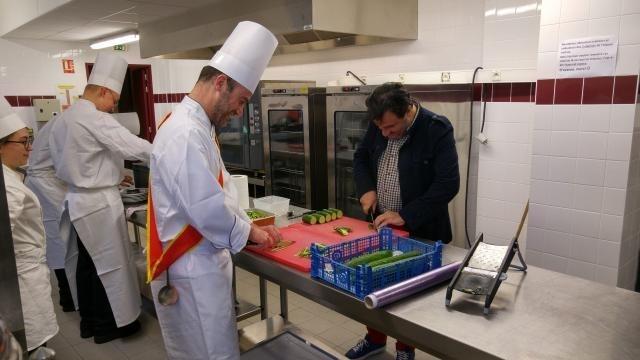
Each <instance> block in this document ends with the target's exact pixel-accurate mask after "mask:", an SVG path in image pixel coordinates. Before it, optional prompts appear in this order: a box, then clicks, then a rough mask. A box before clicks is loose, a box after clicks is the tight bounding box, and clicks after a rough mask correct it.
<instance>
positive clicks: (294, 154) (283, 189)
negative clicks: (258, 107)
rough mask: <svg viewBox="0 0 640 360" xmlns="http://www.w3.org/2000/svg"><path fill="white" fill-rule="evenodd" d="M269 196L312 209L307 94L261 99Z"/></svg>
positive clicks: (266, 183) (266, 179)
mask: <svg viewBox="0 0 640 360" xmlns="http://www.w3.org/2000/svg"><path fill="white" fill-rule="evenodd" d="M262 117H263V120H264V122H263V138H264V141H263V142H264V154H265V172H266V178H265V187H266V191H267V193H269V192H270V193H271V194H272V195H278V196H282V197H286V198H288V199H290V200H291V204H293V205H296V206H300V207H303V208H307V209H309V208H310V207H311V193H310V188H311V175H310V168H311V166H310V165H311V164H310V152H309V151H310V144H309V132H310V129H309V112H308V96H307V95H290V96H287V95H283V96H264V97H263V98H262Z"/></svg>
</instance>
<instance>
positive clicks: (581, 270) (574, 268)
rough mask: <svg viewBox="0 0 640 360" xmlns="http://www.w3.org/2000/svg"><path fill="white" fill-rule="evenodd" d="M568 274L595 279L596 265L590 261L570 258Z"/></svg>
mask: <svg viewBox="0 0 640 360" xmlns="http://www.w3.org/2000/svg"><path fill="white" fill-rule="evenodd" d="M567 274H569V275H573V276H577V277H581V278H583V279H587V280H592V281H595V279H596V265H595V264H593V263H589V262H584V261H578V260H571V259H569V260H568V263H567Z"/></svg>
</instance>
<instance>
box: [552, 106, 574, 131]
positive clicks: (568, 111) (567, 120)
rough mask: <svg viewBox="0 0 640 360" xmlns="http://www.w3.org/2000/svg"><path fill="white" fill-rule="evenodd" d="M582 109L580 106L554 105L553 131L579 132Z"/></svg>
mask: <svg viewBox="0 0 640 360" xmlns="http://www.w3.org/2000/svg"><path fill="white" fill-rule="evenodd" d="M579 114H580V107H579V106H578V105H554V106H553V120H552V124H551V130H556V131H576V130H578V123H579Z"/></svg>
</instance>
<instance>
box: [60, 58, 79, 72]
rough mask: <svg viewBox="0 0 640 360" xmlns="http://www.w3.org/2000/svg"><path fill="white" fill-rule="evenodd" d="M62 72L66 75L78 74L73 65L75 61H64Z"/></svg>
mask: <svg viewBox="0 0 640 360" xmlns="http://www.w3.org/2000/svg"><path fill="white" fill-rule="evenodd" d="M62 71H63V72H64V73H65V74H73V73H75V72H76V67H75V66H74V65H73V59H62Z"/></svg>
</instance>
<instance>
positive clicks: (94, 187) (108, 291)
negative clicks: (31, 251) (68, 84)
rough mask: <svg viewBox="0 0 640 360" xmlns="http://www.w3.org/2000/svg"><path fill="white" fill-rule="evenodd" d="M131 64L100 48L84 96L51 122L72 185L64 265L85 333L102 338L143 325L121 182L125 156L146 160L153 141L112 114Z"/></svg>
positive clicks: (61, 166) (64, 221)
mask: <svg viewBox="0 0 640 360" xmlns="http://www.w3.org/2000/svg"><path fill="white" fill-rule="evenodd" d="M126 70H127V62H126V61H125V60H124V59H122V58H121V57H119V56H116V55H112V54H108V53H100V54H99V55H98V57H97V59H96V62H95V65H94V67H93V71H92V72H91V75H90V76H89V81H88V84H87V86H86V87H85V89H84V93H83V95H82V99H79V100H78V101H76V102H75V103H74V104H73V105H72V106H71V107H70V108H69V109H67V110H66V111H65V112H63V113H62V114H61V115H60V116H59V118H58V119H57V120H56V121H55V123H54V124H53V127H52V129H51V135H50V136H49V145H50V147H51V149H50V151H51V158H52V160H53V165H54V168H55V170H56V176H57V177H58V178H59V179H61V180H62V181H64V182H65V183H66V184H67V186H68V192H67V194H66V196H65V198H64V202H63V205H64V208H63V212H62V217H61V222H60V236H61V237H62V238H63V239H66V241H67V255H66V260H65V269H66V273H67V278H68V280H69V285H70V288H71V293H72V295H73V297H74V300H75V301H76V304H77V305H78V308H79V311H80V336H81V337H83V338H89V337H93V338H94V339H93V340H94V342H96V343H98V344H100V343H105V342H108V341H111V340H113V339H116V338H118V337H125V336H129V335H131V334H133V333H135V332H137V331H138V330H139V329H140V323H139V322H138V320H137V318H138V316H139V314H140V305H141V300H140V290H139V288H138V281H137V275H136V270H135V266H134V263H133V258H132V254H131V244H130V242H129V236H128V231H127V225H126V221H125V218H124V209H123V205H122V200H121V198H120V193H119V191H118V184H119V183H120V181H121V179H122V178H121V172H122V171H123V166H124V160H125V159H128V160H141V161H145V162H148V160H149V155H150V152H151V144H150V143H149V142H147V141H145V140H143V139H140V138H138V137H137V136H135V135H133V134H131V133H130V132H129V131H128V130H127V129H126V128H124V127H123V126H122V125H121V124H120V123H118V121H116V120H115V119H114V118H113V116H111V115H110V114H109V112H111V111H113V108H114V107H115V105H116V104H117V103H118V100H119V97H120V91H121V90H122V83H123V81H124V77H125V74H126Z"/></svg>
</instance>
